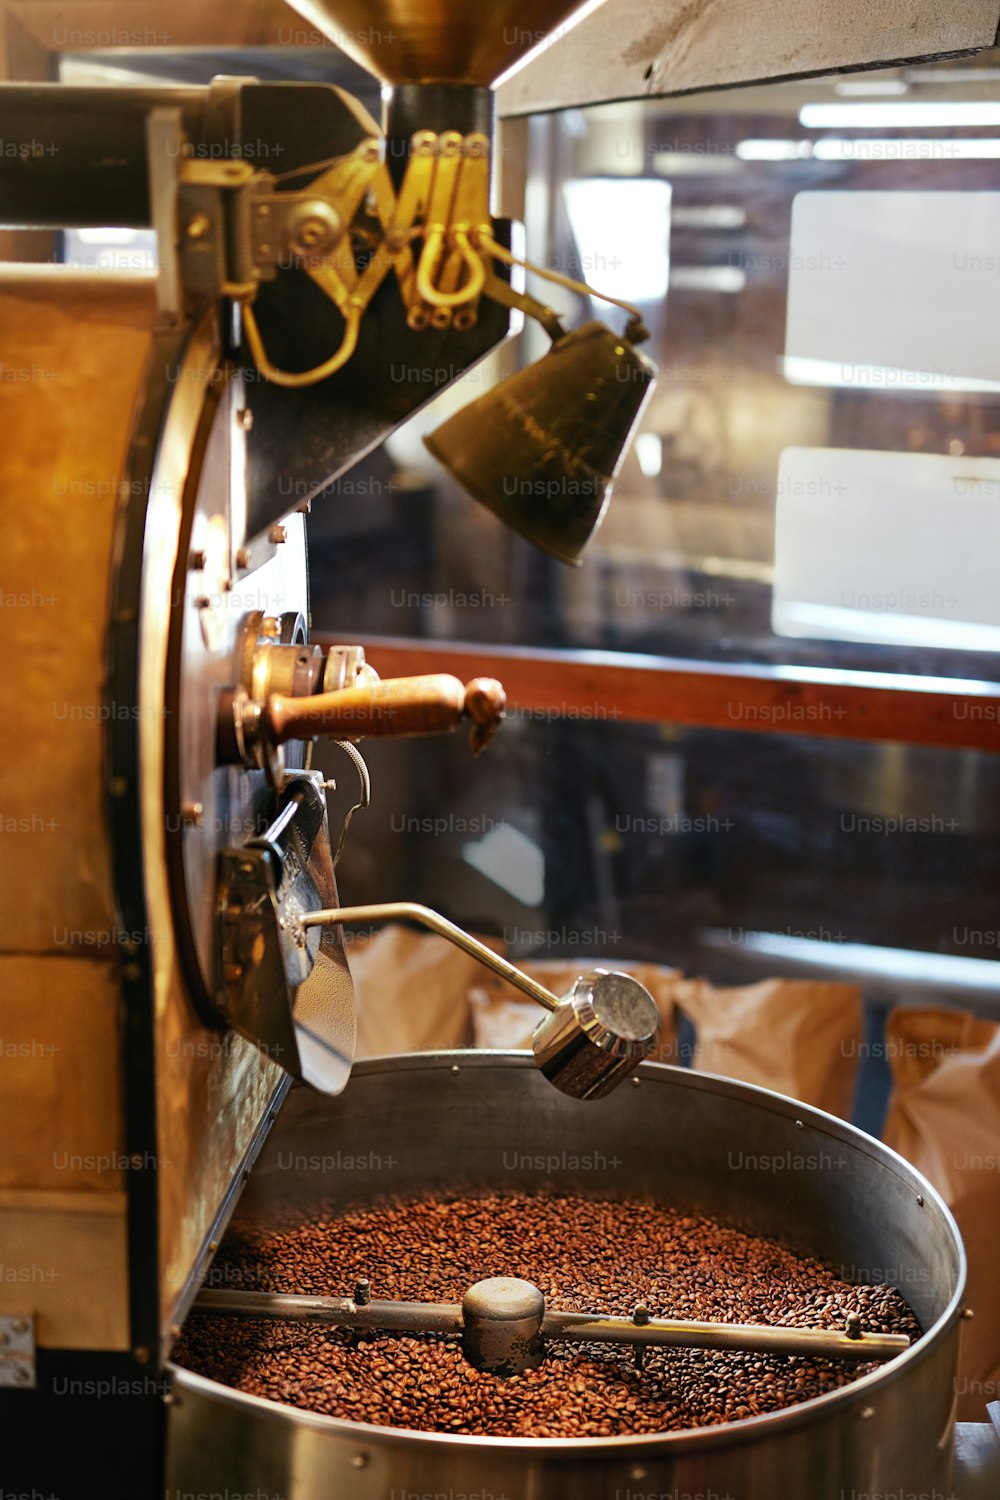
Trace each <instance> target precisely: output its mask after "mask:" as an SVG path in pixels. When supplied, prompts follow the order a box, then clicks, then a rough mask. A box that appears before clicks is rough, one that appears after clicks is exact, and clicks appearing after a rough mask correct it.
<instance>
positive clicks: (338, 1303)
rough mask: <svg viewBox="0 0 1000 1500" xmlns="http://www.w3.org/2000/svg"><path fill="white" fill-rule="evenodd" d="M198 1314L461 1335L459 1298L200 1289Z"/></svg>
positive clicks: (371, 1329)
mask: <svg viewBox="0 0 1000 1500" xmlns="http://www.w3.org/2000/svg"><path fill="white" fill-rule="evenodd" d="M193 1310H194V1311H195V1312H202V1313H208V1314H211V1315H212V1316H213V1317H216V1316H219V1315H220V1314H221V1315H222V1316H224V1317H233V1316H236V1317H242V1318H279V1319H282V1320H287V1321H288V1322H291V1323H332V1324H334V1326H336V1327H338V1328H361V1329H365V1330H367V1331H374V1330H380V1331H382V1332H386V1333H461V1331H462V1309H461V1307H460V1306H459V1305H458V1303H457V1302H378V1301H371V1302H363V1303H358V1302H355V1301H354V1300H353V1298H351V1297H306V1296H299V1295H296V1294H292V1293H285V1292H238V1291H229V1290H225V1291H223V1290H218V1289H214V1288H213V1289H210V1290H208V1291H203V1292H199V1294H198V1296H197V1298H196V1299H195V1301H194V1304H193Z"/></svg>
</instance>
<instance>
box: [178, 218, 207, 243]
mask: <svg viewBox="0 0 1000 1500" xmlns="http://www.w3.org/2000/svg"><path fill="white" fill-rule="evenodd" d="M211 229H212V221H211V220H210V219H209V217H208V214H195V215H194V216H193V217H192V218H190V219H189V220H188V222H187V228H186V229H185V231H184V233H185V234H186V235H187V237H188V239H189V240H203V239H204V238H205V236H206V235H207V234H209V233H211Z"/></svg>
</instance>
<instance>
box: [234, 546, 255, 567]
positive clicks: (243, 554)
mask: <svg viewBox="0 0 1000 1500" xmlns="http://www.w3.org/2000/svg"><path fill="white" fill-rule="evenodd" d="M250 558H251V552H250V548H249V547H238V548H237V551H236V566H237V567H238V568H249V566H250Z"/></svg>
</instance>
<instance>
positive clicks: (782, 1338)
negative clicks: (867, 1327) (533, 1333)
mask: <svg viewBox="0 0 1000 1500" xmlns="http://www.w3.org/2000/svg"><path fill="white" fill-rule="evenodd" d="M542 1333H543V1335H544V1336H545V1338H547V1339H556V1340H564V1339H580V1340H593V1341H594V1342H596V1343H601V1344H630V1345H632V1346H640V1347H644V1348H650V1347H652V1348H665V1349H674V1348H676V1349H716V1350H722V1351H725V1350H731V1351H733V1352H746V1353H751V1354H802V1355H806V1356H807V1357H810V1358H822V1359H854V1360H866V1359H892V1358H894V1357H895V1355H897V1354H902V1353H903V1351H904V1350H905V1349H908V1348H909V1347H910V1340H909V1338H908V1337H907V1336H906V1334H905V1333H902V1334H900V1333H859V1334H857V1335H851V1334H847V1333H843V1332H841V1331H839V1330H837V1329H827V1328H781V1327H778V1328H775V1327H771V1326H770V1325H767V1324H755V1323H702V1322H691V1321H687V1320H685V1319H680V1318H650V1319H649V1321H648V1323H641V1324H640V1323H633V1321H632V1320H631V1318H601V1317H592V1316H591V1314H590V1313H572V1312H569V1313H563V1312H547V1313H546V1314H545V1320H544V1322H543V1323H542Z"/></svg>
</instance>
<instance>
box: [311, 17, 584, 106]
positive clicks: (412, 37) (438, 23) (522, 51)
mask: <svg viewBox="0 0 1000 1500" xmlns="http://www.w3.org/2000/svg"><path fill="white" fill-rule="evenodd" d="M290 3H291V5H292V6H293V8H294V9H295V10H297V11H298V12H299V14H300V15H303V16H305V18H306V19H307V20H308V21H311V22H312V24H313V25H314V26H315V27H316V29H317V30H318V31H320V32H322V33H323V35H324V36H326V37H328V38H329V40H330V41H331V42H333V43H334V45H335V46H337V47H339V48H340V50H341V51H342V52H346V53H347V55H348V57H351V58H353V59H354V61H355V62H357V63H360V64H361V66H362V67H363V68H367V69H368V71H369V73H374V74H375V77H376V78H380V79H381V80H382V82H383V83H388V84H394V85H396V84H402V83H454V84H474V85H478V86H479V87H486V88H488V87H489V86H490V85H491V84H492V83H495V82H496V80H497V79H498V78H499V77H500V76H501V74H503V73H506V72H507V71H508V69H509V68H512V67H513V66H514V64H515V63H518V62H521V61H522V60H523V59H524V58H526V57H527V56H528V54H529V53H531V52H534V51H535V50H536V49H538V48H540V47H541V46H542V45H543V44H544V43H546V42H547V41H549V40H551V39H552V33H553V32H555V31H556V30H557V28H559V27H561V26H563V25H564V23H566V22H567V21H569V19H570V17H571V16H573V15H574V14H576V16H577V19H579V16H580V15H582V14H583V12H584V11H590V10H593V9H594V0H586V3H585V0H480V3H479V4H474V3H473V0H290Z"/></svg>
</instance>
